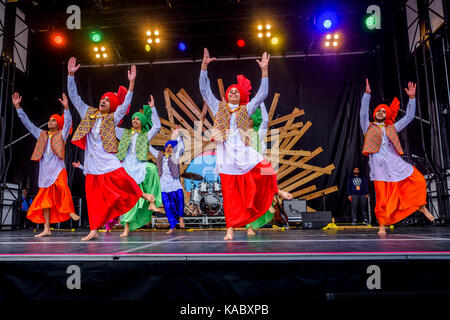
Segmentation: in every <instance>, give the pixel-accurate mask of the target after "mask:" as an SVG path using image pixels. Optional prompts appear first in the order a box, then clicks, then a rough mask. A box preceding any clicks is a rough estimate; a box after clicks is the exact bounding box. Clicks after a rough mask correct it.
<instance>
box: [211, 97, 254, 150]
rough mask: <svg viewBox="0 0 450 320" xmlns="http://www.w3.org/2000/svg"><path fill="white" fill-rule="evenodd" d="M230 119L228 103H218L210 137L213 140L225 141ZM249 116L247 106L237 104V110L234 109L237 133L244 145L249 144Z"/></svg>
mask: <svg viewBox="0 0 450 320" xmlns="http://www.w3.org/2000/svg"><path fill="white" fill-rule="evenodd" d="M230 119H231V111H230V110H229V109H228V105H227V104H226V103H224V102H222V101H221V102H220V103H219V109H218V110H217V113H216V115H215V119H214V127H213V132H212V139H213V140H214V141H226V140H227V137H228V134H229V132H230ZM249 119H250V117H249V116H248V113H247V106H246V105H241V106H239V110H238V111H236V126H237V128H238V129H239V134H240V136H241V139H242V141H243V142H244V144H245V145H246V146H250V142H251V140H250V137H251V130H250V122H249Z"/></svg>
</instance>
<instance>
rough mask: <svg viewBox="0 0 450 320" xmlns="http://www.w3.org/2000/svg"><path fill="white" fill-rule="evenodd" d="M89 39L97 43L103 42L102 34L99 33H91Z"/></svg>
mask: <svg viewBox="0 0 450 320" xmlns="http://www.w3.org/2000/svg"><path fill="white" fill-rule="evenodd" d="M89 37H90V38H91V40H92V41H93V42H96V43H97V42H100V41H102V38H103V36H102V34H101V33H100V32H98V31H94V32H91V34H90V35H89Z"/></svg>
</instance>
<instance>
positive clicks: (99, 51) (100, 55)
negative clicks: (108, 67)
mask: <svg viewBox="0 0 450 320" xmlns="http://www.w3.org/2000/svg"><path fill="white" fill-rule="evenodd" d="M93 50H94V57H95V58H96V59H97V60H104V59H107V58H108V56H109V55H108V51H107V49H106V47H105V46H104V45H98V46H95V47H94V48H93Z"/></svg>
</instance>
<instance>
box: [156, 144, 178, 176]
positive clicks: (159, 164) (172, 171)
mask: <svg viewBox="0 0 450 320" xmlns="http://www.w3.org/2000/svg"><path fill="white" fill-rule="evenodd" d="M171 157H172V156H169V158H168V159H167V165H168V166H169V170H170V174H171V175H172V178H179V177H180V165H179V164H176V163H173V161H172V159H171ZM163 161H164V152H162V151H160V152H159V153H158V157H157V158H156V167H157V168H158V174H159V176H161V175H162V173H163V169H162V166H163Z"/></svg>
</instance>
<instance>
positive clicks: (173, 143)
mask: <svg viewBox="0 0 450 320" xmlns="http://www.w3.org/2000/svg"><path fill="white" fill-rule="evenodd" d="M172 136H173V137H175V138H176V140H170V141H167V142H166V144H165V145H164V152H162V151H158V150H156V149H155V148H154V147H153V146H151V145H150V148H149V150H150V153H151V154H152V155H153V156H154V157H155V158H156V167H157V168H158V174H159V176H160V181H161V196H162V202H163V204H164V211H165V212H166V215H167V220H168V221H169V225H170V229H169V231H167V234H171V233H172V232H173V231H174V230H175V227H176V226H177V221H179V222H180V228H184V227H185V225H184V218H183V217H184V192H183V187H182V186H181V182H180V157H181V155H182V154H183V152H184V143H183V139H182V138H181V136H180V132H179V130H178V128H177V129H176V130H175V131H174V132H173V134H172Z"/></svg>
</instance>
